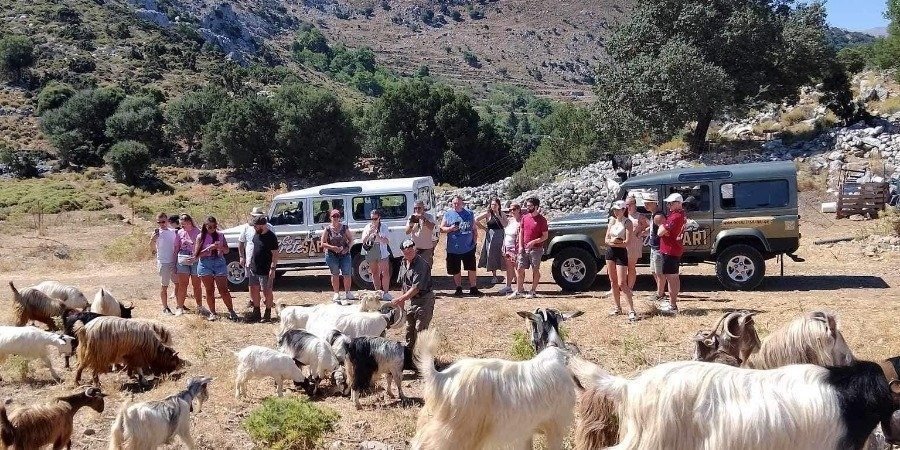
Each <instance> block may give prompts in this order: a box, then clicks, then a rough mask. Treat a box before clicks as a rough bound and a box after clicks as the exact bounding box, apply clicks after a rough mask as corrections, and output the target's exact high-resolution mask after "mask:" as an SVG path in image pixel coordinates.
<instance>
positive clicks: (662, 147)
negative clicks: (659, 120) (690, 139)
mask: <svg viewBox="0 0 900 450" xmlns="http://www.w3.org/2000/svg"><path fill="white" fill-rule="evenodd" d="M687 146H688V144H687V142H685V141H684V139H683V138H680V137H679V138H675V139H672V140H671V141H668V142H663V143H662V144H659V146H657V147H656V151H658V152H661V153H664V152H673V151H676V150H682V149H685V148H687Z"/></svg>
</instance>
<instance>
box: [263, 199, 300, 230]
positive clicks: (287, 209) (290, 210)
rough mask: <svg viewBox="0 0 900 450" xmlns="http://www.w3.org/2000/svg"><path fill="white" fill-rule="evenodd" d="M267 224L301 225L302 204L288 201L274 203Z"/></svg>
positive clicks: (297, 201)
mask: <svg viewBox="0 0 900 450" xmlns="http://www.w3.org/2000/svg"><path fill="white" fill-rule="evenodd" d="M269 223H270V224H272V225H303V202H302V201H299V200H289V201H285V202H279V203H276V204H275V210H274V211H273V212H272V217H270V218H269Z"/></svg>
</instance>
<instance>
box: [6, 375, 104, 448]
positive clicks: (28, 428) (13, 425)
mask: <svg viewBox="0 0 900 450" xmlns="http://www.w3.org/2000/svg"><path fill="white" fill-rule="evenodd" d="M104 397H106V395H105V394H103V392H101V391H100V389H97V388H88V389H87V390H85V391H80V392H78V393H75V394H71V395H67V396H64V397H56V398H54V399H53V400H51V401H50V402H48V403H44V404H41V405H30V406H23V407H21V408H19V409H17V410H15V411H13V412H12V413H11V414H9V415H8V416H7V413H6V407H5V406H4V405H0V439H2V441H3V445H4V446H5V447H6V448H8V449H11V450H12V449H16V450H26V449H36V448H41V447H43V446H45V445H51V444H52V445H53V448H54V449H60V448H72V419H73V418H74V417H75V414H76V413H78V410H79V409H81V408H82V407H85V406H87V407H90V408H91V409H93V410H94V411H97V412H98V413H102V412H103V406H104V401H103V398H104Z"/></svg>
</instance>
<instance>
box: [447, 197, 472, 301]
mask: <svg viewBox="0 0 900 450" xmlns="http://www.w3.org/2000/svg"><path fill="white" fill-rule="evenodd" d="M452 204H453V209H452V210H450V211H447V212H445V213H444V219H443V220H442V221H441V233H447V273H448V274H449V275H453V282H454V283H455V284H456V292H454V294H453V295H455V296H456V297H462V295H463V289H462V271H461V268H465V269H466V273H467V274H468V276H469V294H470V295H474V296H478V295H481V292H480V291H479V290H478V287H476V286H477V282H478V280H477V278H476V273H475V243H476V242H478V229H477V228H476V227H475V214H473V213H472V211H469V210H468V209H466V208H465V207H463V199H462V197H460V196H458V195H457V196H456V197H453V203H452ZM460 266H462V267H460Z"/></svg>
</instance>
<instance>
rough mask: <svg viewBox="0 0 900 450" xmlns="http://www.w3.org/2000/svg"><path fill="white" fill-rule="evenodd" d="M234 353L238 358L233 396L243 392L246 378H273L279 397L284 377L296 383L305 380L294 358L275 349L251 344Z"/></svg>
mask: <svg viewBox="0 0 900 450" xmlns="http://www.w3.org/2000/svg"><path fill="white" fill-rule="evenodd" d="M234 354H235V356H237V359H238V364H237V376H236V377H235V380H234V385H235V388H234V398H240V397H241V396H242V395H243V394H244V386H245V385H246V384H247V380H250V379H253V378H265V377H272V378H274V379H275V384H276V386H277V388H278V396H279V397H281V396H282V393H283V391H284V380H285V379H288V380H293V381H294V382H297V383H301V382H303V381H305V380H306V376H304V375H303V372H302V371H301V370H300V368H299V367H297V364H295V363H294V358H291V357H290V356H288V355H285V354H284V353H281V352H279V351H277V350H272V349H271V348H266V347H261V346H259V345H251V346H249V347H244V348H243V349H242V350H241V351H239V352H235V353H234Z"/></svg>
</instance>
